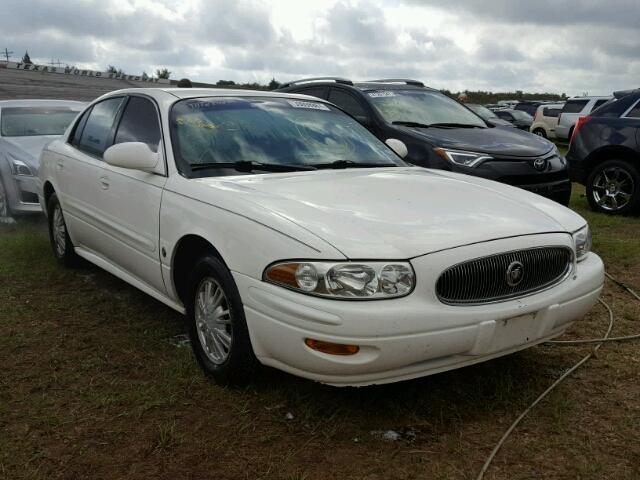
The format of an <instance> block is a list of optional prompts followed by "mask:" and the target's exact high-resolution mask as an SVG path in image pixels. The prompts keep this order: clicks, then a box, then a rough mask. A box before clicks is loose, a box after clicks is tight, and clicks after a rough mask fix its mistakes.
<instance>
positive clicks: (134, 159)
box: [103, 142, 160, 172]
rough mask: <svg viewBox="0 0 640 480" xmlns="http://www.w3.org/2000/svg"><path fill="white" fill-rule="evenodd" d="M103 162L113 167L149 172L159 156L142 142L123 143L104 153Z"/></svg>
mask: <svg viewBox="0 0 640 480" xmlns="http://www.w3.org/2000/svg"><path fill="white" fill-rule="evenodd" d="M103 157H104V161H105V162H107V163H108V164H109V165H113V166H114V167H122V168H129V169H132V170H142V171H145V172H151V171H153V170H154V169H155V167H156V165H157V164H158V160H159V158H160V156H159V155H158V154H157V153H154V152H153V151H151V149H150V148H149V145H147V144H146V143H142V142H125V143H118V144H116V145H112V146H110V147H109V148H107V150H106V151H105V152H104V155H103Z"/></svg>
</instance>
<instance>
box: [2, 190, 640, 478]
mask: <svg viewBox="0 0 640 480" xmlns="http://www.w3.org/2000/svg"><path fill="white" fill-rule="evenodd" d="M582 195H583V190H582V189H581V188H579V187H577V188H576V189H575V193H574V196H573V199H572V207H573V208H574V209H575V210H577V211H578V212H580V213H581V214H582V215H584V216H585V217H587V218H588V219H589V221H590V223H591V225H592V229H593V235H594V250H595V251H596V252H598V253H599V254H600V255H601V256H602V257H603V258H604V260H605V262H606V266H607V269H608V271H609V272H611V273H612V274H613V275H615V276H616V277H618V278H619V279H620V280H621V281H624V282H626V283H628V284H629V285H631V286H633V287H635V288H636V289H637V290H640V218H620V217H605V216H602V215H597V214H593V213H591V212H589V211H588V210H587V205H586V201H585V199H584V198H583V196H582ZM0 287H1V291H2V307H1V308H0V365H1V366H2V368H1V369H0V478H6V479H12V480H13V479H80V478H87V479H114V478H127V479H134V478H135V479H137V478H145V479H151V478H153V479H157V478H162V479H165V478H166V479H174V478H188V479H205V478H212V479H298V480H302V479H328V478H341V479H360V478H370V479H391V478H393V479H395V478H400V479H418V478H420V479H468V478H474V476H475V475H476V474H477V471H478V470H479V468H480V467H481V465H482V463H483V461H484V459H485V457H486V456H487V454H488V453H489V452H490V450H491V449H492V447H493V445H494V444H495V442H496V441H497V440H498V439H499V438H500V436H501V435H502V433H503V431H504V429H505V428H506V427H507V426H508V425H509V424H510V422H511V421H512V420H513V419H514V418H515V417H516V416H517V415H518V413H519V412H520V411H521V410H522V409H524V408H525V407H526V406H527V405H528V404H529V403H530V402H531V401H532V400H533V399H534V398H535V397H536V396H537V395H538V394H539V393H540V392H541V391H542V390H544V389H545V388H546V387H547V386H548V385H549V384H550V383H551V382H552V381H553V380H554V379H555V378H557V377H558V376H559V375H561V374H562V372H563V371H565V369H567V368H568V367H570V366H571V365H573V363H575V362H576V361H577V360H578V359H579V358H581V357H582V356H583V355H584V354H585V353H586V352H587V351H588V347H582V348H576V347H570V348H559V347H550V346H540V347H535V348H533V349H530V350H527V351H524V352H521V353H519V354H515V355H511V356H508V357H505V358H501V359H498V360H494V361H491V362H487V363H484V364H481V365H477V366H473V367H469V368H465V369H461V370H458V371H453V372H449V373H444V374H440V375H435V376H432V377H427V378H424V379H420V380H415V381H410V382H403V383H399V384H393V385H387V386H381V387H370V388H362V389H336V388H331V387H327V386H323V385H320V384H316V383H312V382H309V381H305V380H301V379H298V378H294V377H292V376H289V375H286V374H283V373H279V372H277V371H273V370H268V369H265V370H264V371H262V372H261V373H260V375H259V378H258V379H257V380H256V382H255V383H253V384H252V385H251V386H249V387H247V388H243V389H225V388H220V387H218V386H216V385H215V384H214V383H212V382H211V381H208V380H206V379H205V378H204V377H203V375H202V374H201V373H200V371H199V370H198V369H197V367H196V365H195V362H194V360H193V358H192V356H191V352H190V350H189V348H188V347H184V346H180V342H179V340H180V337H179V335H180V334H182V333H183V323H182V322H183V320H182V318H181V316H180V315H178V314H176V313H174V312H173V311H171V310H169V309H168V308H166V307H164V306H162V305H161V304H160V303H158V302H156V301H154V300H152V299H151V298H150V297H148V296H146V295H144V294H143V293H141V292H139V291H137V290H136V289H134V288H132V287H129V286H128V285H127V284H125V283H123V282H121V281H120V280H118V279H116V278H114V277H112V276H111V275H109V274H107V273H105V272H103V271H101V270H99V269H97V268H94V267H91V266H85V267H82V268H79V269H76V270H65V269H64V268H62V267H60V266H58V265H57V264H56V263H55V262H54V260H53V257H52V254H51V252H50V250H49V245H48V240H47V237H46V232H45V231H44V227H43V226H42V225H41V224H39V223H32V222H27V223H25V222H20V223H18V224H15V225H0ZM604 297H605V298H606V300H607V301H608V302H610V303H611V305H612V307H613V309H614V311H615V312H616V327H615V330H614V334H615V335H624V334H631V333H635V332H639V331H640V305H639V304H637V303H634V302H633V301H632V299H631V297H629V296H628V295H626V294H624V293H623V292H622V291H621V290H620V289H619V288H618V287H617V286H615V285H613V284H609V283H608V284H607V286H606V290H605V294H604ZM606 323H607V322H606V316H605V312H604V311H603V310H602V308H600V307H595V308H594V310H593V311H592V312H591V313H590V314H589V315H588V316H587V317H586V318H585V319H584V320H583V321H582V322H579V323H578V324H577V325H576V326H575V327H574V328H573V329H572V331H571V332H570V335H567V336H568V337H569V336H570V337H593V336H600V335H601V334H602V333H604V331H605V329H606ZM386 430H393V431H396V432H398V433H399V434H400V438H399V439H398V440H396V441H388V440H385V439H384V438H382V435H381V432H384V431H386ZM486 478H490V479H505V480H506V479H530V478H545V479H581V480H584V479H601V478H608V479H638V478H640V346H639V344H637V343H635V344H620V345H617V344H616V345H612V344H610V345H606V346H605V347H603V348H602V350H601V351H600V352H599V353H598V355H597V358H595V359H594V360H592V361H591V362H589V363H588V364H587V366H586V367H585V368H583V369H582V370H579V371H578V373H577V374H576V375H575V376H573V377H571V378H570V379H569V380H568V381H567V382H566V383H564V384H563V385H562V386H561V387H560V388H559V389H557V391H555V392H554V393H553V394H552V395H551V396H550V397H549V398H548V399H547V400H545V401H543V402H542V403H541V404H540V405H539V406H538V407H537V408H536V409H535V410H534V411H533V412H532V414H531V415H530V416H529V417H528V418H527V419H526V420H525V421H524V422H523V424H522V425H521V427H519V428H518V429H517V430H516V431H515V433H514V435H513V437H511V438H510V439H509V440H508V441H507V443H506V444H505V446H504V449H503V450H502V451H501V453H499V454H498V457H497V458H496V461H495V463H494V465H493V466H492V468H491V469H490V471H489V473H488V475H487V477H486Z"/></svg>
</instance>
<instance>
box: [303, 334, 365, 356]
mask: <svg viewBox="0 0 640 480" xmlns="http://www.w3.org/2000/svg"><path fill="white" fill-rule="evenodd" d="M304 343H305V345H306V346H307V347H309V348H311V349H313V350H317V351H318V352H322V353H327V354H329V355H355V354H356V353H358V352H359V351H360V347H359V346H358V345H344V344H342V343H331V342H323V341H322V340H314V339H313V338H305V339H304Z"/></svg>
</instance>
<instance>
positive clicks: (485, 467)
mask: <svg viewBox="0 0 640 480" xmlns="http://www.w3.org/2000/svg"><path fill="white" fill-rule="evenodd" d="M605 275H606V276H607V278H608V279H610V280H611V281H613V282H614V283H616V284H617V285H619V286H620V287H622V288H623V289H624V290H626V291H627V292H629V293H630V294H631V295H633V296H634V297H635V298H636V299H637V300H638V301H640V296H639V295H638V294H637V293H636V292H634V291H633V290H632V289H631V288H629V287H628V286H627V285H625V284H624V283H622V282H619V281H618V280H616V279H615V278H613V277H612V276H611V275H609V274H608V273H606V272H605ZM598 302H600V303H601V304H602V305H603V306H604V307H605V308H606V309H607V311H608V312H609V328H607V332H606V333H605V335H604V337H603V338H599V339H588V340H564V341H553V342H546V343H548V344H552V345H558V346H562V345H580V344H589V343H595V344H596V346H595V347H593V350H591V352H589V354H588V355H586V356H585V357H583V358H582V359H581V360H580V361H579V362H578V363H576V364H575V365H574V366H573V367H571V368H570V369H569V370H567V371H566V372H565V373H563V374H562V375H561V376H560V377H559V378H558V379H557V380H556V381H555V382H553V383H552V384H551V385H550V386H549V388H547V389H546V390H545V391H544V392H542V393H541V394H540V395H539V396H538V398H536V399H535V400H534V401H533V402H532V403H531V405H529V406H528V407H527V408H526V409H525V410H524V411H523V412H522V413H521V414H520V415H519V416H518V418H516V419H515V421H514V422H513V423H512V424H511V425H510V426H509V428H508V429H507V430H506V431H505V432H504V434H503V435H502V438H500V441H498V443H497V444H496V446H495V447H494V448H493V450H492V451H491V453H490V454H489V456H488V457H487V459H486V461H485V462H484V465H483V466H482V469H481V470H480V473H479V474H478V476H477V477H476V480H483V479H484V474H485V473H486V472H487V470H488V469H489V466H490V465H491V462H492V461H493V459H494V458H495V456H496V455H497V453H498V452H499V451H500V449H501V448H502V445H504V443H505V442H506V440H507V438H509V435H511V433H512V432H513V431H514V430H515V428H516V427H517V426H518V425H519V424H520V422H521V421H522V420H523V419H524V417H526V416H527V415H528V414H529V412H530V411H531V410H533V408H534V407H535V406H536V405H537V404H538V403H540V402H541V401H542V400H543V399H544V398H545V397H546V396H547V395H548V394H549V392H551V391H552V390H553V389H554V388H556V387H557V386H558V385H560V384H561V383H562V382H563V381H564V380H565V379H566V378H567V377H568V376H569V375H571V374H572V373H573V372H575V371H576V370H577V369H578V368H580V367H581V366H582V365H583V364H585V363H586V362H587V361H588V360H589V359H590V358H591V357H593V355H594V354H595V353H596V352H597V351H598V350H599V349H600V347H601V346H602V344H603V343H605V342H609V341H611V342H622V341H628V340H638V339H640V334H639V335H629V336H626V337H609V334H610V333H611V330H612V329H613V323H614V317H613V310H611V307H610V306H609V305H608V304H607V303H606V302H605V301H604V300H602V299H601V298H599V299H598Z"/></svg>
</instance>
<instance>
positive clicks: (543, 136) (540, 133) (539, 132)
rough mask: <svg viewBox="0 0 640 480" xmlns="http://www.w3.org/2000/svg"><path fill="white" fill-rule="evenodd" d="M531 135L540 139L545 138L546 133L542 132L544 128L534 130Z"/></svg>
mask: <svg viewBox="0 0 640 480" xmlns="http://www.w3.org/2000/svg"><path fill="white" fill-rule="evenodd" d="M533 133H535V134H536V135H538V136H539V137H542V138H547V132H545V131H544V128H536V129H535V130H534V131H533Z"/></svg>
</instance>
